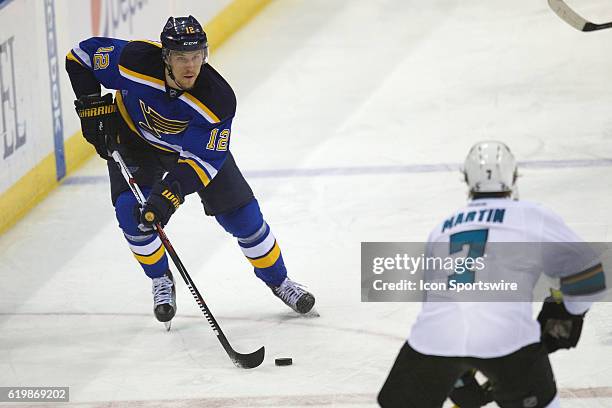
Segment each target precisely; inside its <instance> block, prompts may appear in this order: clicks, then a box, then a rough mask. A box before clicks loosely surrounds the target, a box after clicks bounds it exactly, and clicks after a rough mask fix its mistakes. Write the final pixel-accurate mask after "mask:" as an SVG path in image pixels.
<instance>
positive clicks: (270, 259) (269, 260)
mask: <svg viewBox="0 0 612 408" xmlns="http://www.w3.org/2000/svg"><path fill="white" fill-rule="evenodd" d="M280 254H281V250H280V247H279V246H278V244H277V243H276V242H275V243H274V246H273V247H272V249H271V250H270V252H268V255H266V256H263V257H261V258H257V259H251V258H247V259H248V260H249V262H250V263H251V264H252V265H253V266H254V267H256V268H269V267H271V266H272V265H274V263H275V262H276V261H277V260H278V257H279V256H280Z"/></svg>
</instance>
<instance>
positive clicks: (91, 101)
mask: <svg viewBox="0 0 612 408" xmlns="http://www.w3.org/2000/svg"><path fill="white" fill-rule="evenodd" d="M74 106H75V108H76V111H77V114H78V115H79V118H80V119H81V130H82V131H83V136H84V137H85V139H86V140H87V141H88V142H89V143H91V144H92V145H93V146H94V147H95V148H96V152H98V154H99V155H100V157H102V158H103V159H105V160H108V159H109V155H108V152H109V151H112V150H114V147H115V139H116V137H117V122H118V117H117V105H115V104H114V102H113V95H111V94H106V95H104V96H98V95H94V96H81V97H80V98H79V99H77V100H76V101H74Z"/></svg>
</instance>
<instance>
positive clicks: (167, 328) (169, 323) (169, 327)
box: [164, 320, 172, 331]
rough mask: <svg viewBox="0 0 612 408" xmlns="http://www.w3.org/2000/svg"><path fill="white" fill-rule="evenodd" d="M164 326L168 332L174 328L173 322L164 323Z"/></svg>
mask: <svg viewBox="0 0 612 408" xmlns="http://www.w3.org/2000/svg"><path fill="white" fill-rule="evenodd" d="M164 326H166V331H170V329H171V328H172V320H170V321H169V322H164Z"/></svg>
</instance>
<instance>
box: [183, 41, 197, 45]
mask: <svg viewBox="0 0 612 408" xmlns="http://www.w3.org/2000/svg"><path fill="white" fill-rule="evenodd" d="M197 43H198V42H197V41H185V42H183V45H196V44H197Z"/></svg>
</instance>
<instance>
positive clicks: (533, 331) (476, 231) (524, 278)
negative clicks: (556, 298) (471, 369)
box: [408, 198, 605, 358]
mask: <svg viewBox="0 0 612 408" xmlns="http://www.w3.org/2000/svg"><path fill="white" fill-rule="evenodd" d="M472 242H477V243H479V245H477V246H476V248H479V251H482V252H478V253H473V254H471V256H474V257H477V256H486V257H487V260H486V262H485V265H486V266H485V268H484V270H483V272H482V274H483V275H485V276H486V279H487V280H489V281H493V282H500V281H502V280H505V281H506V282H509V281H510V282H511V281H515V280H517V279H518V280H519V281H520V282H522V283H527V284H528V285H529V290H530V292H529V293H531V289H533V287H534V285H535V284H536V282H537V280H538V278H539V276H540V274H541V273H542V272H543V273H544V274H546V275H547V276H550V277H553V278H560V279H561V291H562V292H563V293H564V298H565V304H566V307H567V308H568V310H570V311H571V312H572V313H576V314H578V313H582V312H584V310H586V309H588V307H589V306H590V305H591V302H592V301H593V300H597V299H599V297H600V296H601V294H602V293H603V291H604V290H605V279H604V273H603V268H602V265H601V263H600V260H599V257H598V256H597V254H596V253H595V252H594V251H592V250H590V249H589V246H588V245H586V244H585V243H584V242H583V241H582V239H580V237H578V236H577V235H576V234H575V233H574V232H573V231H572V230H571V229H570V228H568V227H567V225H566V224H565V223H564V222H563V220H562V219H561V218H560V217H559V216H558V215H556V214H554V213H553V212H552V211H550V210H548V209H546V208H544V207H542V206H540V205H538V204H535V203H532V202H529V201H515V200H512V199H510V198H487V199H476V200H472V201H470V202H469V203H468V205H467V207H465V208H461V209H459V210H458V211H456V212H455V213H454V214H453V215H451V216H449V217H447V218H446V219H445V220H444V221H443V222H441V223H440V224H438V225H437V226H436V227H435V229H434V230H433V231H432V232H431V234H430V236H429V239H428V244H427V249H426V253H427V256H429V257H445V256H448V255H449V252H451V253H452V252H453V249H452V248H453V246H455V247H456V248H461V250H466V248H467V247H470V243H472ZM516 244H518V245H519V246H518V247H519V248H521V249H522V250H521V251H520V252H519V253H517V251H514V250H513V249H514V248H516V246H513V245H516ZM449 248H451V250H450V251H449ZM479 273H480V272H476V273H475V276H473V277H472V279H475V280H476V281H478V280H479V276H478V275H479ZM436 295H438V293H437V292H434V293H429V292H428V294H427V299H428V301H426V302H423V308H422V310H421V313H420V314H419V316H418V318H417V321H416V323H415V324H414V326H413V327H412V330H411V333H410V336H409V338H408V343H409V344H410V346H411V347H412V348H414V349H415V350H417V351H419V352H420V353H423V354H429V355H438V356H473V357H480V358H493V357H499V356H503V355H507V354H510V353H512V352H514V351H516V350H518V349H520V348H522V347H524V346H526V345H529V344H533V343H536V342H538V341H539V340H540V327H539V325H538V323H537V322H536V321H535V320H534V319H533V316H532V304H531V301H492V302H470V301H461V299H463V300H465V299H466V298H465V297H461V294H457V293H456V292H451V293H450V294H449V293H448V292H445V293H444V294H443V296H446V298H445V299H438V300H440V301H434V300H435V296H436ZM454 300H456V301H454ZM529 300H531V299H529ZM540 300H541V299H540ZM439 333H448V336H440V335H439Z"/></svg>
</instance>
